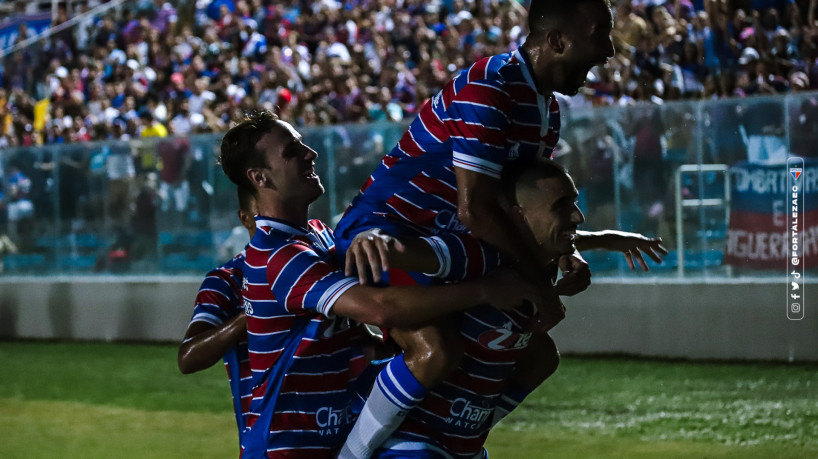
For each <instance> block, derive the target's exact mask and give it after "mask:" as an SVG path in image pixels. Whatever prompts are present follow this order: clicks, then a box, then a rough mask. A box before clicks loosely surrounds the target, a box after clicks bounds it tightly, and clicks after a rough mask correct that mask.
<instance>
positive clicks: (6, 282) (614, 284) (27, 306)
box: [0, 0, 818, 360]
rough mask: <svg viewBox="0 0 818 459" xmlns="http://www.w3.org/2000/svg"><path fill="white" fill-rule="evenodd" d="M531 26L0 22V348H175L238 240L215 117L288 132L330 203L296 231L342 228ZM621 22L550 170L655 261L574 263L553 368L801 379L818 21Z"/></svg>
mask: <svg viewBox="0 0 818 459" xmlns="http://www.w3.org/2000/svg"><path fill="white" fill-rule="evenodd" d="M526 6H527V4H526V3H525V2H522V3H520V2H518V1H516V0H485V1H477V0H474V1H463V0H433V1H420V0H351V1H343V2H341V1H335V0H324V1H319V2H307V1H283V2H281V1H279V2H272V1H266V0H249V1H244V0H240V1H232V0H214V1H209V0H198V1H192V0H189V1H185V0H180V1H162V0H156V1H147V0H140V1H132V2H123V1H118V0H113V1H108V2H104V1H93V0H89V1H48V0H29V1H5V2H1V3H0V11H2V13H0V17H3V18H4V19H3V20H2V22H0V272H1V274H0V292H1V293H2V295H3V296H2V302H1V303H0V319H2V320H0V322H2V325H0V336H3V337H45V338H76V339H106V340H110V339H148V340H176V339H178V338H179V337H181V335H182V334H183V332H184V325H185V324H186V322H187V320H188V315H189V313H190V311H189V309H190V307H189V306H190V305H191V304H192V300H193V297H194V294H195V291H196V287H197V286H198V283H199V282H200V276H202V275H203V274H204V273H206V272H207V271H208V270H209V269H211V268H212V267H214V266H217V265H219V264H221V263H222V262H224V261H225V260H227V259H229V258H230V257H232V255H234V254H235V253H237V252H238V251H239V250H241V248H242V247H243V246H244V244H245V243H246V242H247V239H246V236H244V235H243V234H244V233H243V230H241V229H237V228H236V227H237V225H238V220H237V218H236V216H235V211H236V208H237V204H236V198H235V192H234V186H233V185H232V184H231V183H230V182H229V181H228V180H227V179H226V178H225V177H224V176H223V174H222V173H221V170H220V167H219V165H218V164H217V163H216V160H215V155H216V154H217V152H218V150H219V142H220V139H221V135H222V133H223V132H224V131H225V130H226V129H228V128H229V126H230V123H231V120H235V119H237V118H239V117H240V115H241V113H243V112H244V111H246V110H251V109H257V108H263V109H267V110H272V111H274V112H276V113H278V114H279V115H280V116H281V117H282V118H284V119H285V120H290V121H292V122H293V124H295V125H296V126H297V127H298V128H299V130H300V131H301V132H302V133H303V135H304V140H305V143H307V144H309V145H311V146H312V147H313V148H315V149H316V150H317V151H318V152H319V155H320V156H319V159H318V161H317V167H318V168H319V173H320V174H321V177H322V179H323V182H324V184H325V186H326V188H327V193H326V196H325V197H323V198H322V199H320V200H319V201H318V202H317V203H316V204H315V205H314V206H313V207H312V209H311V212H312V216H313V217H315V218H320V219H322V220H324V221H327V222H331V223H333V224H334V223H335V222H336V221H337V219H338V218H339V216H340V214H341V213H342V212H343V211H344V209H345V207H346V205H347V203H349V202H350V200H351V199H352V197H353V196H354V195H355V194H356V193H357V190H358V189H359V187H360V185H361V184H362V183H363V182H364V181H365V180H366V178H367V177H368V174H369V173H370V172H371V171H372V170H373V169H374V167H375V165H376V164H377V162H378V161H379V159H380V157H381V156H382V155H383V154H385V153H386V152H388V151H389V150H390V149H391V148H392V146H393V145H394V144H395V142H396V141H397V139H398V137H399V136H400V135H401V134H402V133H403V131H404V130H405V128H406V127H407V126H408V123H409V122H410V121H411V119H412V118H413V116H414V115H415V113H416V112H417V111H418V109H419V108H420V107H421V106H422V104H423V103H424V101H425V100H426V99H427V98H428V97H429V96H430V95H432V94H434V93H435V92H436V91H437V90H439V89H440V88H441V87H442V86H443V85H444V84H445V83H446V81H448V79H450V78H451V76H452V74H453V72H455V71H456V70H458V69H461V68H464V67H465V66H467V65H469V64H470V63H472V62H473V61H475V60H477V59H479V58H481V57H484V56H488V55H492V54H497V53H501V52H505V51H508V50H511V49H515V48H516V47H518V46H520V45H521V44H522V40H523V38H524V37H525V35H526V33H527V31H526V25H525V20H524V18H525V17H526V12H525V8H526ZM613 7H614V15H615V29H614V32H613V38H614V43H615V47H616V56H615V57H614V58H613V59H611V61H610V62H609V63H608V64H607V65H606V66H605V67H604V68H597V69H594V70H592V72H591V73H589V78H588V84H587V86H586V87H585V88H583V89H582V91H581V92H580V94H578V95H577V96H575V97H571V98H566V97H563V98H562V100H561V107H562V117H563V126H564V129H563V131H562V139H561V141H560V144H559V146H558V148H557V149H556V152H555V154H554V156H555V158H556V159H557V160H558V161H560V162H562V163H563V164H565V165H566V166H567V167H568V168H569V170H570V172H571V174H572V175H573V177H574V179H575V180H576V182H577V186H578V187H579V190H580V205H581V208H582V209H583V211H584V212H585V214H586V217H587V223H586V224H585V229H605V228H619V229H623V230H626V231H636V232H641V233H643V234H646V235H650V236H661V237H662V238H663V240H664V244H665V246H666V247H668V249H669V250H670V253H669V255H668V256H667V257H666V258H665V260H664V262H663V263H661V264H655V263H652V262H649V264H650V268H651V270H650V272H649V273H642V272H633V271H631V270H629V269H628V267H627V265H626V264H625V260H624V257H622V256H621V255H619V254H606V253H588V254H586V257H587V259H588V261H589V262H590V264H591V267H592V269H593V272H594V284H595V285H594V286H593V287H592V288H591V289H590V290H589V291H588V292H587V293H586V294H583V295H580V296H578V297H576V298H571V299H569V301H570V302H571V303H572V304H576V305H577V307H575V308H574V310H576V311H577V313H576V315H575V316H574V317H573V319H574V320H573V321H571V320H567V321H566V323H565V325H564V326H563V327H560V329H558V330H556V331H555V332H556V333H557V335H558V337H560V338H562V343H563V346H562V347H563V349H566V350H568V351H569V352H570V351H575V352H592V353H593V352H625V353H635V354H638V355H658V356H670V357H691V358H745V359H759V358H760V359H773V360H818V325H817V324H818V322H816V321H815V320H814V319H812V318H811V317H810V314H809V312H810V309H809V306H810V300H809V296H806V297H805V298H806V299H805V300H804V306H803V310H802V312H806V315H805V317H806V319H805V320H802V321H800V322H799V321H795V322H794V321H790V320H788V312H787V311H788V310H787V304H786V302H785V299H786V294H787V293H786V291H785V290H786V287H787V277H786V276H787V263H788V260H789V256H788V245H789V244H788V226H787V225H788V221H789V217H788V215H789V209H790V204H789V198H788V196H789V187H788V177H790V174H789V171H788V167H787V160H788V158H792V157H796V156H797V157H801V158H804V163H803V167H802V172H801V176H800V180H801V183H802V184H803V193H804V198H803V205H804V207H803V216H802V217H803V220H802V222H803V227H802V228H801V234H802V235H803V238H804V239H803V244H802V248H803V253H804V264H803V267H804V268H805V269H806V272H805V274H804V279H803V281H804V282H805V283H807V284H809V283H810V282H812V280H811V277H812V274H814V273H815V272H816V271H815V267H816V265H818V257H816V251H818V199H816V197H817V196H818V195H817V194H818V188H816V185H818V163H816V162H815V160H813V159H812V157H814V156H817V155H818V149H817V148H816V141H818V92H816V91H815V89H816V88H818V22H816V21H817V20H818V17H816V1H814V0H803V1H802V0H797V1H788V0H750V1H720V0H719V1H713V0H705V1H701V0H693V1H689V0H668V1H641V0H637V1H617V2H615V3H614V5H613ZM21 285H22V286H28V287H26V288H25V289H21V288H20V286H21ZM808 287H809V286H807V288H806V289H805V290H806V291H808V290H809V288H808ZM806 295H808V294H806ZM143 302H144V303H148V304H149V305H150V306H142V305H141V303H143ZM65 304H68V306H65ZM145 307H148V308H149V307H155V308H156V309H157V311H156V312H155V313H148V312H145V309H143V308H145ZM134 308H140V309H139V311H134V310H133V309H134ZM690 308H694V309H692V310H691V309H690ZM117 311H118V312H117ZM82 314H88V316H87V320H82V319H81V317H83V316H82ZM802 315H804V314H802ZM135 317H136V318H135ZM790 318H792V317H790ZM569 319H571V317H570V315H569ZM572 324H573V325H572ZM562 330H564V331H562ZM623 330H624V331H623ZM669 330H670V331H669ZM560 334H562V335H563V336H559V335H560Z"/></svg>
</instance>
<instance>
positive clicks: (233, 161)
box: [219, 111, 279, 190]
mask: <svg viewBox="0 0 818 459" xmlns="http://www.w3.org/2000/svg"><path fill="white" fill-rule="evenodd" d="M278 120H279V119H278V116H277V115H275V114H274V113H271V112H268V111H257V112H251V113H247V114H245V117H244V119H243V120H242V121H240V122H239V124H237V125H235V126H233V127H232V128H230V130H229V131H227V133H226V134H225V135H224V137H223V138H222V145H221V154H220V155H219V164H221V166H222V170H223V171H224V173H225V175H227V177H228V178H229V179H230V181H232V182H233V183H235V184H236V185H238V186H239V187H246V188H247V189H248V190H253V189H254V188H253V184H252V183H250V179H248V178H247V169H251V168H253V167H263V166H265V163H264V153H263V152H260V151H258V149H257V148H256V144H257V143H258V141H259V140H260V139H261V138H262V137H263V136H264V134H267V133H269V132H270V131H272V130H273V128H274V127H275V126H276V123H277V122H278Z"/></svg>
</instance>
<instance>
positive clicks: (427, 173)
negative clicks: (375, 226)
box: [336, 49, 560, 238]
mask: <svg viewBox="0 0 818 459" xmlns="http://www.w3.org/2000/svg"><path fill="white" fill-rule="evenodd" d="M533 75H534V73H533V71H532V69H531V65H530V63H529V60H528V58H527V56H526V53H525V51H524V50H523V49H518V50H516V51H514V52H513V53H506V54H500V55H496V56H491V57H487V58H484V59H481V60H479V61H477V62H476V63H475V64H473V65H472V66H471V67H469V68H468V69H466V70H463V71H461V72H460V73H459V74H458V75H457V76H456V77H455V78H454V79H452V80H451V81H450V82H449V83H447V84H446V86H445V87H444V88H443V89H442V90H441V91H440V92H439V93H437V94H435V95H434V96H433V97H432V98H431V99H430V100H429V101H427V102H426V104H424V106H423V107H422V108H421V110H420V112H419V114H418V116H417V118H415V120H414V121H413V122H412V124H411V126H410V127H409V129H408V131H407V132H406V133H405V134H404V135H403V136H402V137H401V139H400V141H399V142H398V144H397V145H396V146H395V147H394V148H393V149H392V151H391V152H390V153H389V154H387V155H386V156H384V157H383V159H382V160H381V163H380V165H379V166H378V167H377V168H376V170H375V172H373V174H372V175H371V176H370V177H369V179H368V180H367V181H366V183H364V185H363V187H362V188H361V192H360V193H359V195H358V196H357V197H356V198H355V200H354V201H353V202H352V205H351V206H350V208H349V209H348V210H347V214H346V215H345V216H344V218H343V219H342V220H341V222H340V223H339V225H338V227H337V228H336V232H338V233H339V234H340V235H341V237H344V238H345V237H346V236H345V231H344V230H345V229H346V228H347V227H348V226H351V225H352V223H350V222H349V220H356V219H358V218H360V217H361V215H364V214H383V215H388V216H389V217H390V218H393V219H397V220H400V221H402V222H403V223H404V224H406V225H407V226H410V227H414V228H416V229H418V230H419V232H421V233H423V232H424V230H425V232H426V234H429V233H431V234H439V233H441V232H446V233H451V232H465V231H466V229H465V227H463V225H461V224H460V223H459V221H458V220H457V218H456V216H457V181H456V179H455V173H454V168H455V167H459V168H463V169H468V170H471V171H475V172H478V173H481V174H486V175H488V176H491V177H494V178H498V179H499V178H500V175H501V173H502V170H503V167H504V165H505V164H506V163H507V162H509V161H512V160H515V159H523V160H533V159H534V158H536V157H538V156H546V157H550V156H551V153H552V151H553V149H554V147H555V146H556V144H557V141H558V140H559V129H560V114H559V105H558V103H557V100H556V98H554V97H546V96H543V95H542V94H540V93H538V92H537V90H536V85H535V82H534V79H533ZM345 220H346V221H345Z"/></svg>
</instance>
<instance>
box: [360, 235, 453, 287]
mask: <svg viewBox="0 0 818 459" xmlns="http://www.w3.org/2000/svg"><path fill="white" fill-rule="evenodd" d="M391 268H397V269H402V270H404V271H415V272H421V273H436V272H438V270H439V269H440V261H439V258H438V256H437V254H436V253H435V251H434V249H432V247H431V246H430V245H429V244H428V243H427V242H426V241H424V240H423V239H420V238H402V239H399V238H396V237H394V236H392V235H390V234H387V233H385V232H383V230H381V229H380V228H372V229H370V230H367V231H363V232H361V233H358V234H357V235H356V236H355V238H354V239H353V240H352V242H351V243H350V245H349V249H347V253H346V258H345V266H344V273H345V274H346V275H347V276H351V275H353V273H355V272H357V273H358V281H359V282H360V283H361V284H366V283H367V272H370V273H371V274H372V280H373V281H374V282H380V281H381V274H382V273H383V272H385V271H389V269H391Z"/></svg>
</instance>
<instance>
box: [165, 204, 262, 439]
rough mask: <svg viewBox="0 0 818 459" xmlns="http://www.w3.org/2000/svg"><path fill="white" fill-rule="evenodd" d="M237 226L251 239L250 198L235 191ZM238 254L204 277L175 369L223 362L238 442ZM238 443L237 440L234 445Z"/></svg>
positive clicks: (246, 366) (244, 377)
mask: <svg viewBox="0 0 818 459" xmlns="http://www.w3.org/2000/svg"><path fill="white" fill-rule="evenodd" d="M238 199H239V211H238V216H239V221H241V224H242V226H244V227H245V228H246V229H247V233H248V234H249V236H250V237H251V238H252V237H253V234H255V232H256V222H255V221H254V220H253V216H254V215H255V214H256V203H255V199H254V198H253V195H252V194H251V193H249V192H247V191H246V190H244V189H242V188H239V189H238ZM243 263H244V252H242V253H240V254H238V255H236V256H235V257H234V258H233V259H232V260H230V261H229V262H227V263H225V264H223V265H222V266H220V267H218V268H216V269H214V270H212V271H210V272H209V273H207V276H205V279H204V281H203V282H202V285H201V287H199V293H198V294H197V295H196V302H195V306H194V308H193V317H192V318H191V319H190V324H189V325H188V327H187V332H186V333H185V337H184V340H183V341H182V344H181V346H179V354H178V356H177V364H178V366H179V370H180V371H181V372H182V373H184V374H190V373H194V372H197V371H201V370H204V369H206V368H210V367H211V366H212V365H213V364H215V363H216V362H218V361H219V359H223V360H224V365H225V368H226V369H227V376H228V378H229V380H230V392H231V394H232V396H233V410H234V412H235V415H236V425H237V426H238V430H239V439H241V435H242V432H243V431H244V428H245V427H246V425H247V413H248V408H249V407H250V398H251V396H252V394H251V389H252V386H251V381H250V361H249V359H248V356H247V317H246V316H245V315H244V299H243V298H242V295H241V286H242V279H243V276H242V272H241V265H242V264H243ZM239 444H241V440H239Z"/></svg>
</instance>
